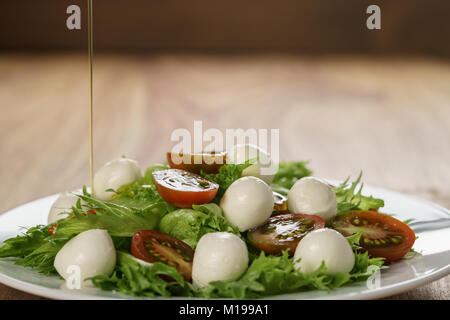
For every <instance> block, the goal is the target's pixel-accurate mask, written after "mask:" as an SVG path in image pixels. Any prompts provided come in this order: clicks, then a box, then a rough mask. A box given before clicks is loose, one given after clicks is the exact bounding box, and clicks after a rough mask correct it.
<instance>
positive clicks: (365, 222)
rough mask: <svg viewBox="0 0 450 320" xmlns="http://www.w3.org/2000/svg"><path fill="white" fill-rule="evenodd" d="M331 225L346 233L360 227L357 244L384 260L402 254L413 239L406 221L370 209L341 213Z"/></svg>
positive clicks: (409, 247)
mask: <svg viewBox="0 0 450 320" xmlns="http://www.w3.org/2000/svg"><path fill="white" fill-rule="evenodd" d="M332 226H333V228H334V229H336V230H337V231H339V232H340V233H342V235H344V236H346V237H348V236H351V235H353V234H355V233H358V232H360V231H362V235H361V239H360V241H359V245H360V246H361V247H362V248H363V249H364V250H367V251H368V252H369V254H370V255H371V256H372V257H382V258H385V259H386V261H388V262H392V261H396V260H398V259H400V258H402V257H404V256H405V254H407V253H408V251H409V250H410V249H411V248H412V246H413V244H414V241H415V240H416V235H415V234H414V231H413V230H411V228H410V227H409V226H408V225H407V224H405V223H403V222H401V221H400V220H397V219H395V218H393V217H391V216H389V215H387V214H383V213H379V212H376V211H372V210H370V211H350V212H347V213H344V214H341V215H339V216H337V217H336V219H335V220H334V221H333V223H332Z"/></svg>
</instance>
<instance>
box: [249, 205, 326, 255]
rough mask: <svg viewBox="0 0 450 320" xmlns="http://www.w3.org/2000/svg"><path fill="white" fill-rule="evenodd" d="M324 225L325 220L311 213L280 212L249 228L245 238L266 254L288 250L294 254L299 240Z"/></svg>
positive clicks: (290, 253)
mask: <svg viewBox="0 0 450 320" xmlns="http://www.w3.org/2000/svg"><path fill="white" fill-rule="evenodd" d="M323 227H325V221H324V220H323V219H322V218H321V217H319V216H315V215H311V214H300V213H297V214H295V213H294V214H291V213H290V214H281V215H277V216H273V217H271V218H269V219H268V220H267V221H266V222H264V223H263V224H262V225H260V226H258V227H256V228H253V229H251V230H249V232H248V234H247V238H248V240H249V241H250V243H251V244H252V245H253V246H254V247H255V248H257V249H259V250H262V251H264V252H266V253H268V254H281V253H282V252H283V251H284V250H288V252H289V255H291V256H292V255H294V253H295V249H296V248H297V245H298V243H299V241H300V240H301V239H302V238H303V237H304V236H306V235H307V234H308V233H309V232H311V231H313V230H316V229H320V228H323Z"/></svg>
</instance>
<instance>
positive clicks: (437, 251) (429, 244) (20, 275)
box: [0, 187, 450, 299]
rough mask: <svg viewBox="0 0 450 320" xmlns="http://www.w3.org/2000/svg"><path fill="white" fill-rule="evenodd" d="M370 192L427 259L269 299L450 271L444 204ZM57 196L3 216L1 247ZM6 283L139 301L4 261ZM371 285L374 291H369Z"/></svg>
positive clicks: (361, 291)
mask: <svg viewBox="0 0 450 320" xmlns="http://www.w3.org/2000/svg"><path fill="white" fill-rule="evenodd" d="M364 193H365V194H372V195H374V196H376V197H380V198H382V199H384V200H385V203H386V205H385V208H383V212H386V213H394V214H395V217H396V218H398V219H400V220H406V219H411V218H412V219H415V222H414V223H412V224H411V227H412V228H413V229H414V231H415V232H416V235H418V236H419V239H418V240H417V241H416V243H415V244H414V249H415V250H416V251H418V252H420V253H421V254H422V255H420V256H418V257H415V258H413V259H410V260H402V261H400V262H397V263H395V264H393V265H392V266H391V267H390V268H389V269H386V270H382V272H381V278H380V280H381V281H380V285H379V286H375V287H374V286H368V285H367V284H366V282H360V283H356V284H353V285H351V286H344V287H342V288H339V289H337V290H333V291H331V292H329V293H328V292H323V291H306V292H299V293H291V294H284V295H278V296H272V297H268V298H270V299H375V298H382V297H386V296H390V295H393V294H397V293H400V292H404V291H407V290H411V289H413V288H416V287H419V286H422V285H424V284H426V283H429V282H432V281H434V280H437V279H439V278H441V277H444V276H446V275H448V274H449V273H450V211H449V210H447V209H444V208H442V207H440V206H438V205H435V204H432V203H429V202H426V201H423V200H419V199H416V198H413V197H410V196H406V195H402V194H399V193H395V192H392V191H388V190H385V189H379V188H371V187H365V192H364ZM56 197H57V195H54V196H50V197H46V198H43V199H40V200H36V201H33V202H30V203H27V204H25V205H22V206H20V207H17V208H15V209H13V210H11V211H8V212H6V213H4V214H2V215H0V243H1V241H3V240H5V239H7V238H10V237H12V236H14V235H16V234H18V233H20V232H21V231H22V230H23V229H21V227H27V228H28V227H31V226H34V225H37V224H46V221H47V214H48V211H49V208H50V206H51V204H52V203H53V201H54V200H55V199H56ZM0 282H1V283H3V284H5V285H7V286H10V287H13V288H16V289H19V290H22V291H25V292H28V293H32V294H36V295H39V296H43V297H47V298H54V299H117V298H133V297H129V296H125V295H122V294H118V293H114V292H107V291H102V290H100V289H97V288H83V289H80V290H69V289H67V288H65V287H64V282H63V281H62V280H60V279H59V278H58V277H56V276H54V277H47V276H44V275H41V274H39V273H38V272H36V271H34V270H31V269H29V268H25V267H21V266H18V265H15V264H14V262H13V260H12V259H0ZM369 287H370V289H369Z"/></svg>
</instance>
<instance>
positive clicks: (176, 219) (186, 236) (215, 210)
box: [159, 203, 240, 248]
mask: <svg viewBox="0 0 450 320" xmlns="http://www.w3.org/2000/svg"><path fill="white" fill-rule="evenodd" d="M192 208H193V209H179V210H175V211H172V212H170V213H168V214H167V215H165V216H164V217H163V218H162V219H161V222H160V224H159V229H160V230H161V231H162V232H165V233H168V234H170V235H172V236H174V237H176V238H178V239H180V240H182V241H184V242H186V243H187V244H188V245H190V246H191V247H192V248H195V247H196V246H197V243H198V241H199V240H200V238H201V237H202V236H203V235H204V234H206V233H209V232H218V231H222V232H230V233H234V234H237V235H240V233H239V229H237V228H236V227H234V226H232V225H231V224H230V223H229V222H228V221H227V220H226V219H225V217H224V216H223V214H222V210H221V209H220V207H219V206H218V205H216V204H214V203H208V204H203V205H193V206H192Z"/></svg>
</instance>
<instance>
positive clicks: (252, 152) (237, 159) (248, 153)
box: [226, 144, 278, 184]
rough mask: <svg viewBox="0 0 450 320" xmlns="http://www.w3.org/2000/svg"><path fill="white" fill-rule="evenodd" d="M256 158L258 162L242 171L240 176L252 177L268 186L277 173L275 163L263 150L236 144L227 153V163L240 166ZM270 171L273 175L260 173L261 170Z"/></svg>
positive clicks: (249, 145) (253, 146)
mask: <svg viewBox="0 0 450 320" xmlns="http://www.w3.org/2000/svg"><path fill="white" fill-rule="evenodd" d="M255 158H258V160H257V161H256V162H255V163H254V164H252V165H251V166H249V167H247V168H245V169H244V171H242V176H243V177H246V176H253V177H257V178H260V179H262V180H264V182H266V183H268V184H270V183H271V182H272V180H273V177H274V176H275V173H276V172H277V169H278V167H277V165H278V164H277V163H275V161H273V159H271V157H270V155H269V154H268V153H267V152H265V151H264V150H263V149H261V148H259V147H258V146H255V145H252V144H238V145H235V146H234V147H232V148H231V149H230V150H228V152H227V159H226V161H227V163H234V164H241V163H245V162H246V161H249V160H252V159H255ZM263 168H264V169H266V170H270V171H272V172H273V173H267V172H262V171H261V170H262V169H263Z"/></svg>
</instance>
